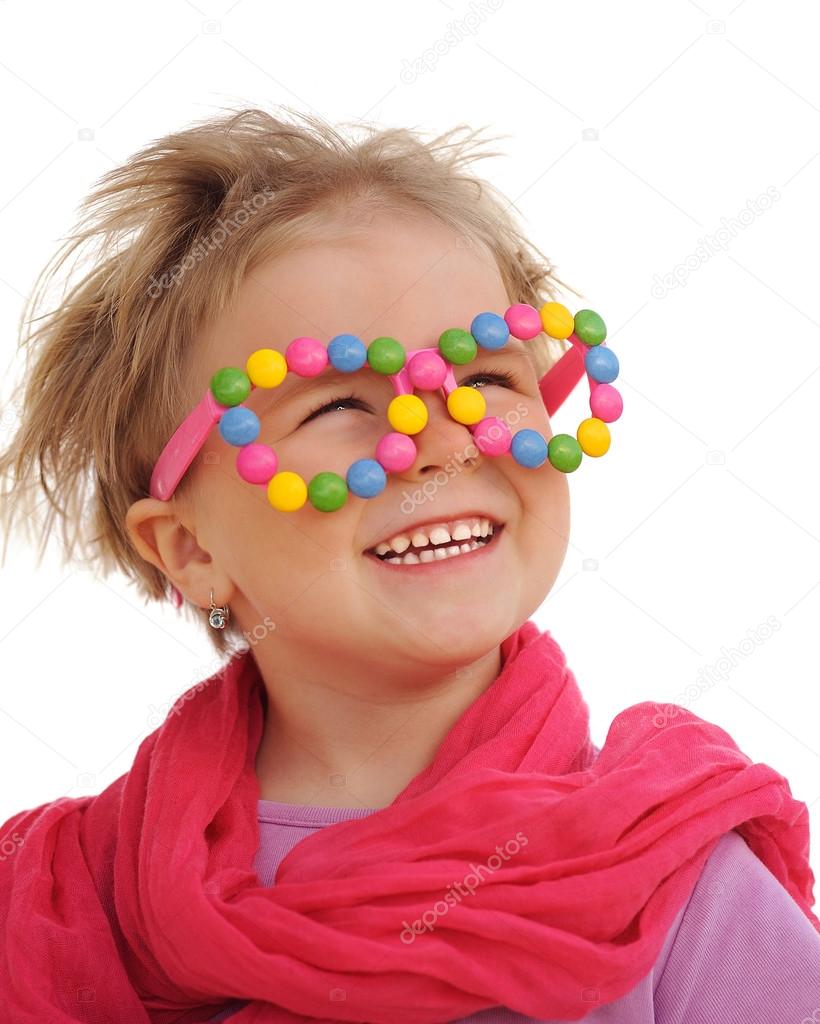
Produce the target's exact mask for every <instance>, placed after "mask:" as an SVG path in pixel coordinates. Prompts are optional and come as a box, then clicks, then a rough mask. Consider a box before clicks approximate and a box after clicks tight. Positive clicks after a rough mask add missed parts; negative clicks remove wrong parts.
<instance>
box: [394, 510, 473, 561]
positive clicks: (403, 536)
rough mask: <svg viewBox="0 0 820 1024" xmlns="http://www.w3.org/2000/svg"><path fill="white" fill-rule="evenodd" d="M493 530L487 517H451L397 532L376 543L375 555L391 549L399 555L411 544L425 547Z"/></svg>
mask: <svg viewBox="0 0 820 1024" xmlns="http://www.w3.org/2000/svg"><path fill="white" fill-rule="evenodd" d="M492 532H493V524H492V522H491V521H490V520H489V519H482V518H481V517H480V516H472V517H471V518H469V519H453V520H452V521H451V522H448V523H436V524H435V525H430V526H417V527H416V528H415V529H414V530H413V531H412V533H397V534H396V535H395V537H389V538H388V539H387V541H382V543H381V544H377V545H376V548H375V551H376V554H377V555H386V554H387V553H388V551H393V552H395V553H396V554H398V555H400V554H401V553H402V552H403V551H406V550H407V549H408V548H409V547H410V545H411V544H412V545H413V547H414V548H425V547H427V545H428V544H449V543H450V541H451V540H468V539H469V538H470V537H487V536H489V535H491V534H492Z"/></svg>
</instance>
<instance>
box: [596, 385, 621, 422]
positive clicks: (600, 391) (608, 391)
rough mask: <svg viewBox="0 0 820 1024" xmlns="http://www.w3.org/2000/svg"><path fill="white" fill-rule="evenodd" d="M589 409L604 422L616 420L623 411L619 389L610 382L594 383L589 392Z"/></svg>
mask: <svg viewBox="0 0 820 1024" xmlns="http://www.w3.org/2000/svg"><path fill="white" fill-rule="evenodd" d="M589 411H590V412H591V413H592V415H593V416H597V417H598V419H599V420H603V421H604V423H612V422H613V421H614V420H617V419H618V417H619V416H620V415H621V413H622V412H623V411H624V400H623V398H621V393H620V391H618V390H617V388H613V386H612V385H611V384H596V385H595V387H594V388H593V389H592V391H591V392H590V394H589Z"/></svg>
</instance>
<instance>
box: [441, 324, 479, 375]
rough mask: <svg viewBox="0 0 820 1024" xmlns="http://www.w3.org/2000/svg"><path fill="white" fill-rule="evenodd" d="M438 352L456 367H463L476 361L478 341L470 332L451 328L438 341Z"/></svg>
mask: <svg viewBox="0 0 820 1024" xmlns="http://www.w3.org/2000/svg"><path fill="white" fill-rule="evenodd" d="M438 350H439V352H440V353H441V354H442V356H444V358H445V359H446V360H447V361H448V362H449V363H452V364H453V365H454V366H463V364H464V363H469V362H470V360H472V359H475V357H476V353H477V352H478V346H477V345H476V340H475V338H474V337H473V336H472V334H470V332H469V331H465V330H462V328H460V327H451V328H449V330H446V331H443V332H442V334H441V336H440V337H439V339H438Z"/></svg>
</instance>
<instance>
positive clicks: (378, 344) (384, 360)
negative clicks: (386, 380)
mask: <svg viewBox="0 0 820 1024" xmlns="http://www.w3.org/2000/svg"><path fill="white" fill-rule="evenodd" d="M406 358H407V353H406V352H405V351H404V347H403V346H402V344H401V342H398V341H396V339H395V338H376V340H375V341H371V342H370V344H369V345H368V347H367V361H368V363H369V364H370V368H371V369H372V370H375V371H376V373H383V374H385V375H387V374H391V373H398V372H399V370H400V369H401V368H402V367H403V366H404V361H405V359H406Z"/></svg>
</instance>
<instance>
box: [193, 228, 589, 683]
mask: <svg viewBox="0 0 820 1024" xmlns="http://www.w3.org/2000/svg"><path fill="white" fill-rule="evenodd" d="M509 304H510V299H509V297H508V296H507V294H506V293H505V289H504V286H503V283H502V280H501V277H500V275H499V272H498V269H497V267H496V265H495V263H494V261H493V259H492V256H491V255H490V253H489V252H487V251H485V250H483V249H480V248H478V247H476V246H475V245H472V244H466V243H465V242H464V239H463V238H462V236H460V235H458V234H457V233H456V231H454V230H453V229H452V228H449V227H447V226H445V225H443V224H442V223H440V222H439V221H438V220H435V219H433V218H428V217H423V216H421V215H419V216H417V217H414V218H412V219H411V218H409V217H397V216H396V215H388V214H380V215H375V216H372V217H370V218H369V219H368V220H367V221H365V222H362V221H360V222H359V223H358V224H357V226H356V231H355V235H354V236H353V237H345V238H344V239H343V240H338V239H334V240H329V241H323V240H321V239H319V240H316V241H315V242H312V243H311V244H309V245H305V246H304V247H302V248H300V249H298V250H295V251H291V252H289V253H288V254H287V255H284V256H281V257H278V258H276V259H273V260H271V261H270V262H267V263H265V264H261V265H259V266H257V267H256V268H255V269H254V270H253V271H251V273H250V274H249V275H248V276H247V278H246V279H245V281H244V283H243V285H242V288H241V291H240V294H239V296H238V301H237V302H236V304H235V306H234V307H233V308H231V309H229V310H228V309H226V310H225V312H224V315H222V316H221V317H220V318H219V319H218V320H217V321H216V322H212V323H211V324H210V325H209V327H208V329H207V331H206V332H205V333H204V335H203V337H202V346H201V348H199V349H198V352H197V360H196V369H195V381H194V388H193V395H195V396H196V397H199V396H201V394H202V393H203V392H204V390H205V388H206V387H207V386H208V382H209V380H210V377H211V376H212V374H213V373H214V372H215V371H216V370H217V369H219V368H220V367H223V366H238V367H244V365H245V362H246V360H247V357H248V356H249V355H250V354H251V353H252V352H253V351H255V350H256V349H258V348H275V349H278V350H279V351H281V352H284V351H285V349H286V348H287V345H288V344H289V342H290V341H291V340H292V339H293V338H295V337H298V336H301V335H310V336H313V337H316V338H318V339H320V340H321V341H323V342H324V343H327V341H329V340H330V338H332V337H333V336H334V335H336V334H341V333H352V334H356V335H358V336H359V337H360V338H362V340H363V341H364V342H365V344H368V343H369V342H370V341H372V340H373V339H374V338H376V337H379V336H383V335H388V336H390V337H394V338H396V339H398V340H399V341H400V342H401V343H402V345H403V346H404V347H405V349H409V348H419V347H423V346H434V345H436V343H437V341H438V337H439V335H440V334H441V333H442V331H444V330H445V329H446V328H448V327H463V328H466V329H469V326H470V324H471V322H472V320H473V317H474V316H475V315H476V314H477V313H480V312H482V311H485V310H491V311H494V312H496V313H499V314H503V313H504V311H505V310H506V308H507V307H508V306H509ZM527 344H528V342H522V341H519V340H517V339H513V338H510V340H509V341H508V343H507V345H506V346H505V347H504V348H503V349H501V350H500V351H498V352H495V353H487V352H485V351H484V350H483V349H481V348H479V354H478V356H477V357H476V359H475V360H473V361H472V362H470V363H468V364H466V365H464V366H460V367H456V368H455V377H456V382H457V383H460V382H461V381H464V380H467V378H472V377H474V375H476V374H478V373H480V372H482V371H499V372H506V373H509V374H510V375H511V377H512V384H511V386H509V387H505V386H503V385H502V384H499V383H493V382H492V381H489V380H486V379H481V378H478V380H477V383H475V384H474V385H473V386H477V387H479V388H480V389H481V390H482V394H483V395H484V397H485V399H486V401H487V415H495V416H498V417H499V418H501V419H503V420H504V421H505V422H506V423H507V424H508V426H509V427H510V429H511V431H512V432H513V433H515V431H516V430H518V429H521V428H523V427H530V428H532V429H534V430H537V431H540V432H541V434H542V435H543V436H544V437H545V438H546V439H549V438H550V437H551V436H552V430H551V428H550V423H549V420H548V417H547V413H546V410H545V408H544V405H543V402H542V401H541V399H540V396H539V393H538V385H537V379H536V374H535V370H534V369H533V366H532V364H531V363H530V361H529V357H528V356H527V354H526V352H525V346H526V345H527ZM305 380H306V379H305V378H300V377H298V376H297V375H296V374H294V373H288V375H287V377H286V378H285V381H284V382H283V383H282V384H281V385H280V386H279V387H278V388H274V389H271V390H262V389H259V388H257V389H255V390H253V391H252V392H251V394H250V396H249V398H248V399H247V401H246V403H245V404H246V405H247V406H248V407H249V408H251V409H253V410H254V411H255V412H257V414H258V415H259V417H260V421H261V424H262V430H261V433H260V436H259V438H258V440H259V441H260V442H262V443H266V444H269V445H270V446H271V447H273V448H274V449H275V451H276V454H277V456H278V458H279V467H278V468H279V471H282V470H291V471H293V472H296V473H298V474H299V475H300V476H301V477H302V478H303V479H304V480H305V482H309V481H310V479H311V477H313V476H314V475H315V474H316V473H319V472H321V471H323V470H330V471H333V472H335V473H338V474H339V475H340V476H341V477H342V478H344V477H345V474H346V471H347V468H348V467H349V466H350V464H351V463H352V462H354V461H355V460H356V459H360V458H372V457H374V453H375V447H376V444H377V442H378V441H379V439H380V438H381V437H382V436H383V435H384V434H385V433H388V432H389V431H390V430H392V428H391V427H390V425H389V422H388V420H387V418H386V410H387V405H388V403H389V401H390V399H391V398H392V397H393V394H394V393H393V389H392V386H391V384H390V381H389V380H388V379H387V378H386V377H383V376H380V375H378V374H376V373H375V372H374V371H370V370H368V369H363V370H360V371H358V372H356V373H353V374H350V375H349V376H346V377H345V378H343V379H335V380H333V381H332V382H331V381H328V380H326V378H325V374H324V373H323V374H320V375H319V376H318V377H314V378H311V379H310V382H309V385H308V386H307V388H303V385H304V383H305ZM294 385H299V390H298V392H297V391H294V393H293V394H292V395H291V391H292V390H293V387H294ZM418 393H419V394H420V395H421V397H422V398H423V400H424V402H425V404H426V405H427V408H428V410H429V420H428V423H427V426H426V427H425V428H424V429H423V430H422V431H421V432H420V433H418V434H416V435H414V436H413V440H414V441H415V444H416V446H417V449H418V457H417V459H416V461H415V463H414V464H413V466H412V467H411V468H410V469H408V470H407V471H406V472H403V473H389V474H388V476H387V486H386V487H385V489H384V490H383V491H382V492H381V494H379V495H378V496H377V497H375V498H370V499H363V498H359V497H356V496H355V495H353V494H352V493H351V494H349V495H348V499H347V501H346V503H345V504H344V505H343V506H342V508H341V509H338V510H337V511H335V512H330V513H327V512H320V511H318V510H317V509H315V508H313V506H312V505H311V504H310V502H309V501H308V502H306V504H305V505H304V506H303V507H302V508H301V509H299V510H298V511H296V512H279V511H276V510H275V509H274V508H273V507H272V506H271V505H270V504H269V502H268V500H267V495H266V491H265V488H263V487H260V486H256V485H253V484H249V483H246V482H245V481H243V480H242V479H241V478H240V477H239V475H238V474H237V472H236V469H235V461H236V453H237V449H236V448H233V447H232V446H230V445H228V444H226V443H225V442H224V441H223V440H222V437H221V435H220V434H219V431H218V429H214V430H213V432H212V434H211V435H210V437H209V439H208V441H207V442H206V444H205V446H204V447H203V449H202V451H201V452H200V454H199V456H198V457H197V460H196V461H195V463H194V464H193V465H192V466H191V468H190V469H189V473H192V474H194V475H195V478H196V479H195V489H196V491H197V492H198V497H197V499H196V504H195V509H194V517H195V523H196V525H195V531H196V541H197V544H198V545H199V546H200V547H201V548H203V549H205V551H207V552H208V554H209V555H210V557H211V559H212V560H213V561H214V562H215V563H216V565H217V566H218V568H219V569H220V570H221V571H222V572H223V573H224V578H226V579H228V580H229V581H230V584H232V586H229V587H228V588H227V590H226V589H225V588H222V589H221V590H220V591H219V592H218V597H219V599H220V601H224V600H227V601H228V602H229V604H230V607H231V615H232V617H233V618H234V620H235V621H236V622H237V623H238V624H239V626H240V627H241V628H242V630H243V631H244V632H245V633H246V635H247V636H248V638H249V640H251V641H252V642H253V641H254V638H261V637H264V636H265V635H266V634H267V632H268V629H269V627H270V621H271V620H272V621H273V623H275V630H274V632H273V633H272V634H271V635H270V637H269V641H270V642H271V643H272V644H273V645H274V647H275V648H276V653H277V656H278V655H279V654H281V656H282V657H283V659H285V661H286V660H287V652H290V653H292V654H293V655H294V656H295V657H298V655H297V652H299V651H302V652H307V651H311V652H312V654H311V657H312V658H315V657H316V655H317V654H318V653H319V651H325V652H327V655H328V657H329V658H330V659H331V664H333V665H336V664H338V666H339V668H340V669H341V667H342V665H347V666H354V665H358V666H359V667H361V666H362V665H367V666H369V667H370V669H371V670H372V669H374V668H375V669H377V670H378V669H381V668H384V669H385V670H386V669H390V671H391V672H392V671H393V668H392V667H391V666H396V665H401V666H404V668H406V670H407V678H408V679H412V678H413V677H414V672H417V671H418V670H419V668H420V667H421V666H427V667H428V669H429V668H430V667H432V666H435V667H437V668H439V669H448V668H449V669H450V670H452V669H453V668H454V667H457V666H459V665H461V664H467V663H470V662H471V661H473V660H475V659H477V658H479V657H481V656H483V655H485V654H486V653H487V652H488V651H490V650H491V649H492V648H493V647H495V646H497V645H498V644H499V643H500V641H501V640H502V639H503V638H504V637H505V636H507V635H508V634H509V633H511V632H512V631H513V630H514V629H515V628H516V627H517V626H519V625H520V624H521V623H522V622H523V621H525V620H526V619H527V618H528V617H529V616H530V615H531V613H532V612H533V611H534V610H535V609H536V608H538V606H539V605H540V604H541V602H542V601H543V600H544V597H545V596H546V594H547V593H548V592H549V590H550V588H551V587H552V584H553V582H554V581H555V579H556V577H557V575H558V572H559V569H560V567H561V563H562V561H563V558H564V553H565V551H566V547H567V539H568V529H569V496H568V486H567V480H566V476H565V474H563V473H561V472H559V471H557V470H555V469H553V468H552V466H551V465H550V464H549V462H546V463H545V464H544V465H542V466H541V467H539V468H538V469H526V468H524V467H522V466H519V465H518V463H516V462H515V460H514V459H513V458H512V456H511V455H509V454H507V455H504V456H500V457H488V456H482V455H480V454H479V455H477V456H476V450H475V448H474V445H473V441H472V435H471V434H470V431H469V429H468V428H467V427H466V426H464V425H462V424H460V423H457V422H456V421H455V420H453V419H452V418H451V417H450V415H449V413H448V412H447V407H446V403H445V399H444V398H443V397H442V395H441V393H440V392H429V391H428V392H418ZM347 396H355V399H356V400H355V401H352V402H348V403H347V404H345V405H343V406H342V407H341V408H339V407H338V403H334V404H332V405H331V406H330V408H329V409H327V410H325V411H324V412H322V413H320V414H318V415H316V416H314V417H313V418H312V419H308V417H309V415H310V413H311V412H312V411H313V410H314V409H316V408H317V407H319V406H322V405H325V404H326V403H328V402H330V401H331V400H332V399H337V398H347ZM475 514H483V516H485V517H488V518H489V519H490V520H495V521H496V522H497V523H503V529H502V530H501V532H500V534H499V535H498V536H497V537H496V538H495V539H494V541H493V542H492V544H490V545H488V547H487V548H486V550H482V551H479V552H478V553H476V554H470V555H461V556H458V557H454V558H448V559H445V560H442V561H438V560H437V561H435V562H433V563H432V565H430V566H421V565H419V566H410V567H404V566H399V565H391V564H387V563H383V562H381V561H380V560H379V559H378V558H377V557H376V556H375V555H374V554H371V553H368V551H369V549H372V548H374V547H375V546H376V545H377V544H378V543H379V542H381V541H383V540H387V539H389V538H391V537H394V536H395V535H397V534H400V533H408V534H409V535H411V536H412V533H413V532H414V531H413V527H414V526H417V525H419V524H422V523H432V522H444V521H448V520H452V519H456V518H460V517H465V516H472V515H475ZM266 618H267V628H266V625H265V623H266ZM264 642H265V643H267V642H268V640H265V641H264ZM414 666H415V668H414ZM399 674H402V673H401V671H400V672H399ZM393 678H395V676H394V677H393ZM362 682H363V683H365V684H366V678H365V679H363V680H362ZM372 683H373V686H374V689H376V690H377V689H378V685H379V679H378V677H373V678H372Z"/></svg>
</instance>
